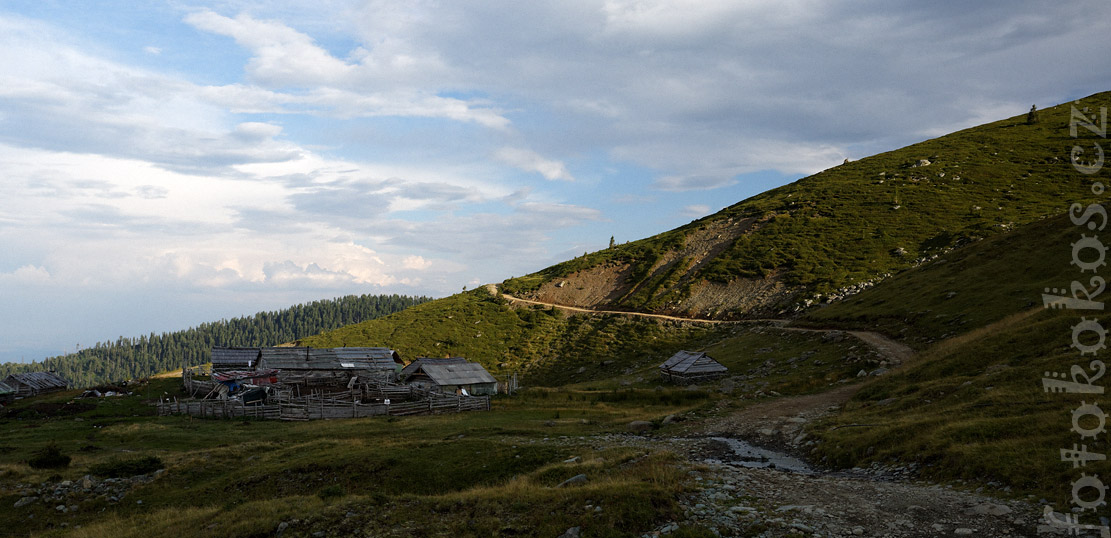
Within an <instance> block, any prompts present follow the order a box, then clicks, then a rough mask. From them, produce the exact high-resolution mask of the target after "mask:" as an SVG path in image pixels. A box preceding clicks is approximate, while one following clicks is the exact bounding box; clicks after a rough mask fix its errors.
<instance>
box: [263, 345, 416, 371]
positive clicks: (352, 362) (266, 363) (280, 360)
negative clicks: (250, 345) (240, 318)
mask: <svg viewBox="0 0 1111 538" xmlns="http://www.w3.org/2000/svg"><path fill="white" fill-rule="evenodd" d="M260 362H261V366H262V367H263V368H273V369H277V370H391V371H393V370H396V369H397V367H398V366H400V365H401V364H403V363H402V361H401V356H400V355H398V353H397V352H396V351H394V350H392V349H387V348H384V347H333V348H323V349H313V348H308V347H270V348H267V347H264V348H262V359H261V361H260Z"/></svg>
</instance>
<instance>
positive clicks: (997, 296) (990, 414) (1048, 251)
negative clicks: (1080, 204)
mask: <svg viewBox="0 0 1111 538" xmlns="http://www.w3.org/2000/svg"><path fill="white" fill-rule="evenodd" d="M1082 232H1083V233H1087V232H1088V230H1086V229H1085V228H1082V227H1077V226H1074V225H1072V223H1070V222H1069V220H1068V219H1067V218H1065V217H1064V216H1061V217H1057V218H1053V219H1047V220H1045V221H1043V222H1038V223H1035V224H1032V225H1029V226H1026V227H1024V228H1021V229H1019V230H1017V231H1015V232H1014V233H1011V234H1008V235H1005V236H1001V237H995V238H992V239H988V240H984V241H982V242H980V243H977V244H974V245H970V246H968V247H966V248H964V249H961V250H958V251H954V252H952V253H950V254H947V255H945V256H942V257H941V258H939V259H937V260H935V261H933V262H931V263H929V264H926V265H924V266H923V267H920V268H917V269H914V270H912V271H907V272H906V273H903V274H900V275H896V276H895V277H893V278H891V279H889V280H888V281H886V282H884V283H883V284H881V285H878V286H876V287H875V288H873V289H871V290H868V291H865V292H863V293H861V294H859V295H858V296H856V297H854V298H852V299H850V300H847V301H844V302H842V303H839V304H833V305H830V306H828V307H826V308H824V309H821V310H818V311H816V312H814V313H811V314H809V315H807V316H806V318H804V319H805V320H806V321H808V322H811V323H815V324H824V325H844V326H852V327H876V328H879V329H881V330H884V331H887V332H889V333H890V334H894V335H898V336H900V337H901V338H903V339H904V340H905V341H906V342H908V343H910V344H912V345H915V346H917V347H919V348H921V349H922V351H921V352H920V354H919V356H918V358H916V360H915V362H914V363H913V364H912V365H911V366H909V367H908V368H906V369H904V370H903V371H901V372H898V373H895V374H892V375H888V376H885V377H882V378H879V379H876V380H873V381H870V382H869V384H868V385H867V386H866V387H865V388H864V389H862V390H861V391H860V392H859V393H858V394H857V395H856V397H855V398H854V399H853V400H852V401H851V402H850V404H849V405H848V406H846V408H845V410H844V412H843V413H841V414H839V415H837V416H835V417H832V418H829V419H828V420H826V421H825V422H823V423H822V424H819V425H816V426H815V427H814V428H813V430H812V431H813V433H816V434H817V435H818V436H819V437H821V438H822V439H823V441H824V442H823V443H822V444H821V445H819V447H818V449H817V450H816V452H815V455H816V456H817V457H819V458H821V459H824V460H825V461H826V462H827V463H830V464H832V465H835V466H853V465H865V466H866V465H868V464H870V463H872V462H893V461H903V462H918V463H920V464H922V465H924V466H925V467H924V472H925V473H926V475H927V476H932V477H936V478H942V479H969V480H974V481H977V482H978V483H985V482H996V483H998V484H1000V485H1001V486H1002V485H1009V486H1012V487H1016V488H1021V489H1023V490H1027V491H1034V492H1038V493H1039V494H1040V495H1045V496H1046V497H1047V498H1052V499H1055V500H1056V501H1057V502H1058V503H1062V504H1063V503H1067V502H1068V498H1069V496H1070V495H1071V493H1070V489H1069V484H1070V483H1071V481H1072V480H1075V479H1076V478H1078V477H1079V471H1077V470H1075V469H1073V468H1072V466H1071V465H1068V464H1062V463H1061V461H1060V457H1059V450H1060V449H1061V448H1071V447H1072V446H1073V444H1074V443H1077V442H1079V441H1081V440H1080V437H1079V436H1077V435H1076V434H1074V433H1073V432H1072V431H1071V430H1070V427H1071V419H1070V417H1071V412H1072V410H1073V409H1075V408H1077V407H1078V406H1079V405H1080V402H1081V400H1087V401H1088V402H1089V403H1091V402H1092V401H1102V398H1101V397H1100V395H1074V394H1053V393H1045V392H1043V390H1042V387H1041V379H1042V376H1043V374H1044V373H1045V372H1068V371H1069V368H1070V367H1071V366H1072V365H1074V364H1076V365H1081V366H1082V367H1084V368H1088V363H1089V361H1091V360H1092V359H1094V358H1100V356H1101V355H1103V354H1102V353H1101V354H1100V355H1095V356H1093V355H1087V356H1082V355H1081V354H1080V353H1079V352H1078V350H1077V349H1074V348H1073V347H1072V346H1071V344H1072V331H1073V329H1072V327H1073V326H1075V325H1077V324H1078V323H1079V322H1080V320H1081V317H1082V316H1085V315H1087V317H1088V319H1091V318H1092V317H1093V314H1099V313H1098V312H1094V311H1087V312H1084V311H1076V310H1046V309H1044V308H1043V307H1042V304H1041V297H1040V294H1041V293H1042V291H1043V289H1044V288H1046V287H1051V288H1060V287H1065V286H1066V285H1067V284H1068V283H1069V282H1071V281H1073V280H1074V279H1079V278H1081V273H1080V271H1079V270H1078V269H1077V267H1076V266H1073V265H1071V264H1070V260H1071V259H1072V248H1071V246H1070V245H1071V243H1073V242H1075V241H1076V240H1077V239H1078V238H1079V237H1080V234H1081V233H1082ZM1088 235H1090V234H1088ZM1089 259H1094V256H1093V257H1092V258H1089ZM1090 275H1091V273H1087V276H1084V277H1083V278H1084V280H1085V282H1086V281H1087V278H1088V277H1090ZM1081 341H1082V343H1084V344H1085V345H1089V344H1095V343H1096V335H1095V333H1087V334H1085V335H1083V336H1082V337H1081ZM1087 371H1088V372H1089V373H1091V370H1087ZM1097 384H1105V380H1099V381H1097ZM1085 396H1087V397H1085ZM1092 422H1093V424H1087V423H1086V426H1094V419H1093V421H1092ZM1084 444H1087V445H1088V447H1089V449H1090V450H1093V451H1097V452H1101V453H1104V452H1106V451H1107V448H1108V446H1107V442H1106V440H1105V438H1100V439H1098V440H1087V441H1084ZM1109 467H1111V466H1108V465H1107V463H1106V462H1096V463H1094V464H1090V465H1089V466H1088V467H1087V468H1085V469H1083V471H1084V472H1086V473H1087V474H1089V475H1090V474H1092V473H1093V472H1094V473H1098V474H1100V476H1104V475H1106V473H1107V472H1108V471H1109V470H1111V469H1109Z"/></svg>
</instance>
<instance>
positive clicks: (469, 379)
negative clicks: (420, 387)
mask: <svg viewBox="0 0 1111 538" xmlns="http://www.w3.org/2000/svg"><path fill="white" fill-rule="evenodd" d="M418 371H419V372H421V373H423V374H425V375H427V376H428V377H429V378H431V379H432V381H433V382H435V383H436V384H437V385H475V384H481V383H497V382H498V380H497V379H494V376H492V375H490V372H487V371H486V369H485V368H483V367H482V365H481V364H479V363H477V362H464V363H462V364H422V365H421V366H420V368H419V369H418Z"/></svg>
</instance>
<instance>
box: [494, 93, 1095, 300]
mask: <svg viewBox="0 0 1111 538" xmlns="http://www.w3.org/2000/svg"><path fill="white" fill-rule="evenodd" d="M1072 104H1073V103H1066V104H1062V105H1058V106H1055V107H1052V108H1048V109H1044V110H1041V111H1039V112H1040V121H1039V122H1038V123H1035V124H1027V123H1026V116H1025V115H1020V116H1015V117H1012V118H1008V119H1005V120H1000V121H997V122H994V123H989V124H986V125H982V126H979V127H973V128H970V129H966V130H963V131H959V132H956V133H953V134H950V135H946V136H942V137H939V138H936V139H932V140H927V141H925V142H921V143H918V144H914V145H911V146H908V147H905V148H902V149H898V150H894V151H890V152H887V153H883V154H880V155H876V156H873V157H868V158H865V159H861V160H859V161H856V162H849V163H845V164H843V165H841V166H837V167H834V168H831V169H829V170H825V171H823V172H820V173H818V174H815V175H813V176H810V177H806V178H803V179H800V180H798V181H796V182H794V183H792V184H789V185H785V186H783V187H780V188H777V189H773V190H771V191H768V192H765V193H762V194H760V195H757V196H754V197H752V198H749V199H747V200H744V201H742V202H740V203H738V204H735V205H733V206H730V207H728V208H726V209H724V210H722V211H720V212H718V213H716V214H714V215H711V216H708V217H705V218H702V219H699V220H697V221H694V222H692V223H690V224H688V225H685V226H682V227H680V228H677V229H675V230H671V231H668V232H664V233H662V234H659V235H656V236H653V237H649V238H646V239H643V240H640V241H634V242H631V243H627V244H624V245H617V246H614V247H611V248H609V249H606V250H602V251H598V252H595V253H591V254H587V255H584V256H583V257H580V258H576V259H573V260H569V261H566V262H564V263H561V264H558V265H555V266H552V267H549V268H547V269H544V270H542V271H539V272H537V273H533V274H531V275H528V276H525V277H520V278H514V279H510V280H507V281H506V282H504V283H503V284H502V289H503V290H504V291H505V292H507V293H510V294H513V295H516V296H522V297H527V298H534V299H539V300H542V301H545V302H552V303H559V304H568V305H574V306H585V307H603V306H604V307H606V308H613V309H627V310H641V311H651V312H658V313H667V314H676V315H685V316H697V317H718V318H730V317H760V316H769V315H780V314H783V313H786V312H787V311H790V310H793V309H794V308H795V307H796V306H798V305H799V304H800V303H801V302H802V301H804V300H806V299H811V298H813V296H814V295H815V294H818V295H819V298H820V296H821V295H823V294H824V295H827V296H828V295H829V294H833V295H835V296H837V295H840V294H839V293H838V290H839V289H841V288H843V287H845V286H849V285H853V284H859V283H863V282H868V281H871V280H873V279H876V278H878V277H881V276H882V275H885V274H888V273H891V272H894V271H898V270H901V269H905V268H907V267H910V266H912V265H913V264H914V262H915V260H916V259H920V258H922V257H924V256H928V255H932V254H935V253H938V252H943V251H944V250H946V249H948V248H951V247H954V246H958V245H961V244H964V243H966V242H968V241H969V240H970V239H973V238H981V237H988V236H991V235H994V234H997V233H1000V232H1003V231H1006V230H1008V229H1010V228H1011V227H1013V226H1014V225H1016V224H1023V223H1028V222H1032V221H1034V220H1037V219H1038V218H1041V217H1044V216H1046V215H1051V214H1055V213H1060V212H1061V211H1063V209H1064V208H1065V207H1067V204H1066V198H1067V197H1068V196H1069V195H1072V194H1073V193H1083V192H1087V187H1086V185H1087V184H1086V183H1085V182H1086V181H1088V178H1087V177H1086V176H1083V175H1081V174H1079V173H1077V172H1076V171H1075V170H1074V169H1073V168H1072V166H1071V165H1070V163H1069V160H1068V150H1069V148H1071V147H1072V144H1073V143H1074V142H1075V139H1074V138H1073V137H1072V136H1071V135H1070V132H1069V126H1068V124H1069V118H1070V110H1071V106H1072ZM1107 105H1111V93H1106V92H1105V93H1100V94H1096V95H1093V96H1090V97H1088V98H1085V99H1083V100H1081V101H1079V104H1078V105H1077V106H1080V107H1085V106H1087V107H1091V108H1098V107H1100V106H1107ZM1084 134H1085V133H1084V132H1083V131H1082V132H1081V135H1082V136H1083V135H1084ZM1088 134H1090V133H1088Z"/></svg>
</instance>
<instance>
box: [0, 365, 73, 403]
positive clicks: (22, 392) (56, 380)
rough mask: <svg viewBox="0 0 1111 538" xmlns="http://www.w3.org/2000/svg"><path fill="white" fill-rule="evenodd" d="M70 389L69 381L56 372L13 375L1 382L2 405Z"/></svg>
mask: <svg viewBox="0 0 1111 538" xmlns="http://www.w3.org/2000/svg"><path fill="white" fill-rule="evenodd" d="M67 388H69V381H67V380H66V379H65V378H64V377H62V376H60V375H58V374H56V373H54V372H26V373H22V374H11V375H9V376H8V377H6V378H4V380H3V381H0V404H7V403H10V402H11V401H13V400H15V399H16V398H26V397H28V396H36V395H39V394H46V393H50V392H57V391H59V390H66V389H67Z"/></svg>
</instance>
